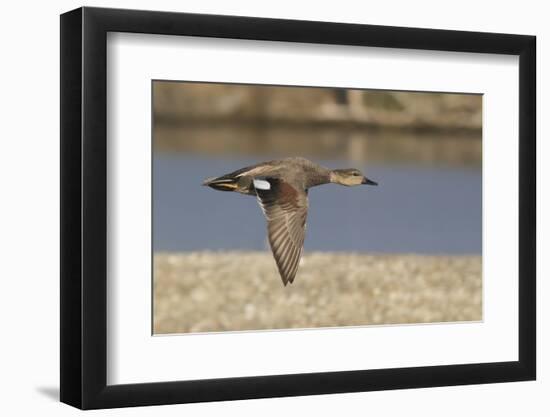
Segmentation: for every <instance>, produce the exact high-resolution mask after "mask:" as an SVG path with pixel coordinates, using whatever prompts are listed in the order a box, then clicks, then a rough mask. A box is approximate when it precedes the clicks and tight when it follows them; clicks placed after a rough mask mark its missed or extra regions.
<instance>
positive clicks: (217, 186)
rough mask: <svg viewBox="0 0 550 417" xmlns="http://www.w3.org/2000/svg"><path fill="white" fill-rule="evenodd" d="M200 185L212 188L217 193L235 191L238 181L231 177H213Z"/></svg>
mask: <svg viewBox="0 0 550 417" xmlns="http://www.w3.org/2000/svg"><path fill="white" fill-rule="evenodd" d="M202 185H206V186H207V187H210V188H213V189H214V190H219V191H236V190H237V187H238V180H237V179H236V178H232V177H214V178H207V179H206V180H204V181H203V183H202Z"/></svg>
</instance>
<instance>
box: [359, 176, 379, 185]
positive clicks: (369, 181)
mask: <svg viewBox="0 0 550 417" xmlns="http://www.w3.org/2000/svg"><path fill="white" fill-rule="evenodd" d="M361 184H367V185H378V183H377V182H374V181H373V180H369V179H368V178H367V177H363V181H361Z"/></svg>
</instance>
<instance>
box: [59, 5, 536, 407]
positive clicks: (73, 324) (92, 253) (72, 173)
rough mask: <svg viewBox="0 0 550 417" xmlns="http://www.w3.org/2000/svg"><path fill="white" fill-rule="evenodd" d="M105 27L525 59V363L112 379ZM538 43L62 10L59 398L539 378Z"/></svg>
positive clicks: (199, 396)
mask: <svg viewBox="0 0 550 417" xmlns="http://www.w3.org/2000/svg"><path fill="white" fill-rule="evenodd" d="M108 32H132V33H147V34H163V35H174V36H178V35H186V36H198V37H215V38H234V39H253V40H265V41H285V42H305V43H317V44H332V45H356V46H371V47H383V48H404V49H421V50H440V51H456V52H477V53H491V54H507V55H517V56H519V103H518V105H519V132H518V133H519V155H518V158H519V271H518V274H519V293H518V297H519V329H518V331H519V360H518V361H512V362H495V363H477V364H464V365H463V364H450V365H444V366H423V367H411V368H395V369H376V370H356V371H342V372H326V373H308V374H292V375H273V376H256V377H239V378H224V379H209V380H195V381H176V382H162V383H140V384H127V385H107V383H106V381H107V380H106V375H107V371H106V368H107V343H106V342H107V335H106V333H107V311H106V309H107V303H106V300H107V272H106V271H107V269H106V267H107V259H106V258H107V253H106V245H107V180H108V178H107V139H106V138H107V134H106V127H107V111H106V93H107V87H106V85H107V83H106V81H107V73H106V44H107V42H106V39H107V33H108ZM535 51H536V38H535V37H534V36H525V35H510V34H495V33H480V32H462V31H449V30H432V29H416V28H403V27H388V26H372V25H358V24H341V23H324V22H312V21H293V20H279V19H265V18H251V17H236V16H217V15H199V14H186V13H171V12H155V11H137V10H120V9H102V8H88V7H84V8H79V9H77V10H73V11H70V12H67V13H65V14H63V15H61V53H60V56H61V309H60V315H61V357H60V359H61V381H60V384H61V401H62V402H64V403H67V404H70V405H72V406H75V407H78V408H81V409H94V408H111V407H124V406H142V405H156V404H174V403H189V402H200V401H219V400H237V399H250V398H264V397H283V396H298V395H313V394H329V393H344V392H357V391H375V390H388V389H402V388H420V387H434V386H449V385H463V384H482V383H496V382H506V381H525V380H533V379H535V377H536V346H535V345H536V315H535V310H536V304H535V301H536V296H535V295H536V294H535V293H536V275H535V273H536V267H535V265H536V252H535V250H536V222H535V219H536V203H535V202H536V176H535V172H536V144H535V122H536V120H535V107H536V92H535V86H536V84H535V83H536V81H535V79H536V77H535V75H536V74H535V67H536V65H535V62H536V56H535V54H536V52H535Z"/></svg>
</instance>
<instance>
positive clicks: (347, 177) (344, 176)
mask: <svg viewBox="0 0 550 417" xmlns="http://www.w3.org/2000/svg"><path fill="white" fill-rule="evenodd" d="M330 182H332V183H334V184H340V185H346V186H348V187H352V186H354V185H361V184H368V185H378V183H376V182H374V181H372V180H369V179H368V178H367V177H365V176H364V175H363V174H362V173H361V171H359V170H358V169H355V168H346V169H334V170H332V171H331V172H330Z"/></svg>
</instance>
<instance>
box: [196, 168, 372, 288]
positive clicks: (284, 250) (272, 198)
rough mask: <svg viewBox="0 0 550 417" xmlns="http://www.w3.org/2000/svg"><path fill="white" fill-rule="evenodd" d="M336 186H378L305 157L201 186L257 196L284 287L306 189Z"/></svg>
mask: <svg viewBox="0 0 550 417" xmlns="http://www.w3.org/2000/svg"><path fill="white" fill-rule="evenodd" d="M328 183H336V184H341V185H347V186H353V185H359V184H371V185H377V184H376V183H375V182H374V181H371V180H369V179H367V178H366V177H364V176H363V174H362V173H361V172H360V171H359V170H357V169H354V168H350V169H339V170H330V169H327V168H325V167H322V166H320V165H317V164H315V163H313V162H311V161H309V160H307V159H305V158H300V157H291V158H285V159H280V160H274V161H268V162H261V163H259V164H256V165H252V166H248V167H245V168H241V169H239V170H237V171H234V172H231V173H229V174H226V175H222V176H221V177H215V178H210V179H207V180H205V181H204V182H203V185H206V186H209V187H211V188H214V189H216V190H220V191H232V192H238V193H241V194H246V195H252V196H256V197H257V199H258V202H259V204H260V207H261V208H262V211H263V213H264V215H265V217H266V220H267V235H268V239H269V244H270V246H271V250H272V252H273V257H274V258H275V262H276V264H277V268H278V269H279V274H280V275H281V279H282V281H283V284H284V285H285V286H286V285H287V284H288V283H289V282H290V283H292V282H294V278H295V277H296V273H297V271H298V266H299V263H300V258H301V256H302V252H303V245H304V239H305V229H306V219H307V211H308V198H307V192H308V190H309V188H311V187H315V186H318V185H322V184H328Z"/></svg>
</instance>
